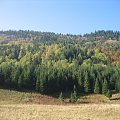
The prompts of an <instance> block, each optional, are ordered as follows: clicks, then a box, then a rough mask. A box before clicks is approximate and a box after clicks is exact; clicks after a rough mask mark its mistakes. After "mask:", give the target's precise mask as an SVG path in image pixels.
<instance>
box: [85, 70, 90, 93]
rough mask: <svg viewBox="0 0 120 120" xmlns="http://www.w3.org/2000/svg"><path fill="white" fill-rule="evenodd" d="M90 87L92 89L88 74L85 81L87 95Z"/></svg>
mask: <svg viewBox="0 0 120 120" xmlns="http://www.w3.org/2000/svg"><path fill="white" fill-rule="evenodd" d="M89 87H90V83H89V78H88V73H87V72H86V74H85V80H84V91H85V92H86V93H88V92H89Z"/></svg>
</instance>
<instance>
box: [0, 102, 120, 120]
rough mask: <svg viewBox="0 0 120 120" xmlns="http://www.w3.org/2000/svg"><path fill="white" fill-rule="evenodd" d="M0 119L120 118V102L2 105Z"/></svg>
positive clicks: (89, 119) (81, 119) (83, 119)
mask: <svg viewBox="0 0 120 120" xmlns="http://www.w3.org/2000/svg"><path fill="white" fill-rule="evenodd" d="M0 120H120V104H82V105H71V106H57V105H0Z"/></svg>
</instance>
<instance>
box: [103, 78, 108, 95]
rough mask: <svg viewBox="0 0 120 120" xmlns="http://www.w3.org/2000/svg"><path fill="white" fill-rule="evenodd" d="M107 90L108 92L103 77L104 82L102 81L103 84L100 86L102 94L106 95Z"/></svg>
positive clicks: (106, 83)
mask: <svg viewBox="0 0 120 120" xmlns="http://www.w3.org/2000/svg"><path fill="white" fill-rule="evenodd" d="M107 92H108V82H107V80H106V79H105V80H104V82H103V86H102V94H104V95H106V94H107Z"/></svg>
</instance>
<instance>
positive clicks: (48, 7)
mask: <svg viewBox="0 0 120 120" xmlns="http://www.w3.org/2000/svg"><path fill="white" fill-rule="evenodd" d="M9 29H12V30H19V29H22V30H35V31H48V32H55V33H64V34H66V33H70V34H83V33H90V32H94V31H95V30H103V29H104V30H120V0H0V30H9Z"/></svg>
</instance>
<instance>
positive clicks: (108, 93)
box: [106, 90, 112, 99]
mask: <svg viewBox="0 0 120 120" xmlns="http://www.w3.org/2000/svg"><path fill="white" fill-rule="evenodd" d="M106 96H107V97H108V98H109V99H110V98H111V97H112V92H111V91H110V90H108V91H107V93H106Z"/></svg>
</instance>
